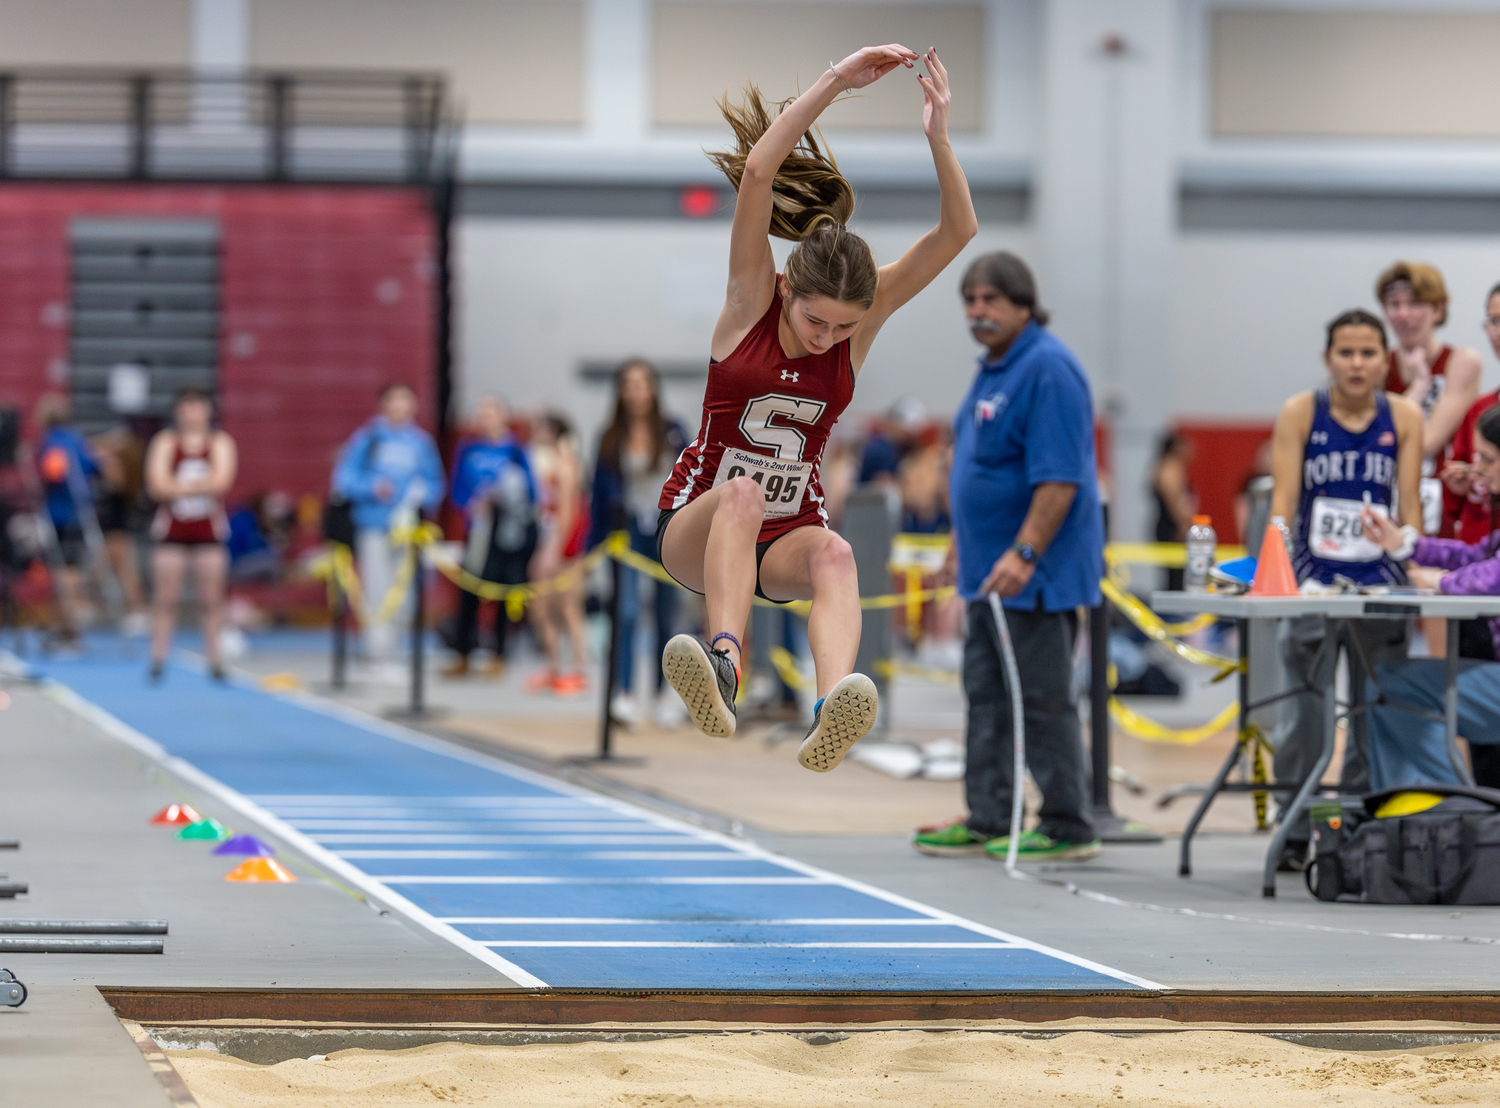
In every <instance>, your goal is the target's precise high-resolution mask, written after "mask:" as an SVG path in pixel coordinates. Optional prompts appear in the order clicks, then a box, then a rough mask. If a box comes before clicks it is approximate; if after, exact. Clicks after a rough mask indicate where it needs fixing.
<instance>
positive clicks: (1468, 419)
mask: <svg viewBox="0 0 1500 1108" xmlns="http://www.w3.org/2000/svg"><path fill="white" fill-rule="evenodd" d="M1483 323H1484V333H1485V336H1486V337H1487V338H1488V339H1489V340H1490V349H1492V350H1493V351H1494V352H1495V356H1496V357H1497V358H1500V285H1496V286H1495V287H1494V288H1492V289H1490V292H1489V295H1488V296H1487V297H1485V310H1484V321H1483ZM1497 403H1500V392H1487V393H1485V394H1484V395H1483V396H1481V397H1480V398H1479V399H1478V400H1475V401H1474V403H1473V404H1471V405H1469V410H1468V412H1466V413H1465V414H1464V418H1463V422H1462V423H1460V424H1459V425H1458V431H1457V432H1456V433H1455V434H1454V436H1453V448H1452V451H1451V453H1452V461H1450V462H1448V463H1447V464H1446V465H1445V466H1444V467H1443V469H1442V472H1441V473H1440V474H1439V476H1440V477H1442V479H1443V484H1444V486H1445V491H1444V493H1443V527H1442V530H1441V531H1440V532H1439V533H1438V537H1441V538H1455V539H1458V540H1459V541H1460V542H1466V543H1476V542H1483V541H1484V540H1485V539H1486V538H1488V537H1489V534H1490V532H1491V531H1493V530H1494V529H1495V525H1496V519H1495V509H1494V502H1493V500H1492V499H1491V497H1490V490H1489V489H1487V488H1486V487H1485V485H1484V481H1483V480H1482V479H1481V478H1480V476H1479V467H1478V465H1477V462H1478V458H1477V457H1476V455H1475V452H1474V425H1475V424H1476V423H1478V422H1479V417H1480V416H1482V415H1483V414H1484V413H1485V412H1487V411H1489V409H1491V408H1493V407H1494V406H1495V405H1496V404H1497Z"/></svg>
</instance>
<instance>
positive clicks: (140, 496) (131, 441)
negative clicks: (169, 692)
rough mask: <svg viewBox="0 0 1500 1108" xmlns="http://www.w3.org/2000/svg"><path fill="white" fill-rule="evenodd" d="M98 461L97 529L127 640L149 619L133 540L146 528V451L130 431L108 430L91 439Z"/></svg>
mask: <svg viewBox="0 0 1500 1108" xmlns="http://www.w3.org/2000/svg"><path fill="white" fill-rule="evenodd" d="M89 443H90V445H92V446H93V448H94V454H95V456H96V457H97V458H98V459H99V468H100V470H101V471H102V473H103V477H104V480H103V488H102V489H101V490H100V495H99V499H98V501H97V512H98V516H99V530H100V531H102V532H103V533H104V549H105V552H106V553H107V554H108V555H109V564H110V568H112V569H113V570H114V573H115V580H116V581H118V582H119V583H120V592H121V594H122V595H123V596H124V600H125V617H124V619H123V620H121V622H120V630H121V631H122V632H124V633H125V634H127V635H146V634H149V633H150V630H151V617H150V615H148V614H147V612H146V590H145V589H144V588H143V587H142V585H141V569H140V559H139V557H138V556H137V551H136V538H137V536H138V535H139V533H140V532H141V530H142V529H143V527H144V523H145V495H144V494H145V491H146V449H145V446H144V445H143V444H142V443H141V440H140V436H138V435H137V434H136V433H135V432H134V431H133V430H131V429H130V428H129V427H125V426H120V427H115V428H112V429H110V430H108V431H105V432H103V433H102V434H98V435H95V436H94V437H93V438H91V439H90V440H89Z"/></svg>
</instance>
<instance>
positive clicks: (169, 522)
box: [151, 435, 229, 546]
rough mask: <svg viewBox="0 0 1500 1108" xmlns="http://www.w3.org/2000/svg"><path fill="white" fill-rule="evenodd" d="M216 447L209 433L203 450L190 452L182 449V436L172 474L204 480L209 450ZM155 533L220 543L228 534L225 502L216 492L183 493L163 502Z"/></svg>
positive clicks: (185, 541) (167, 538)
mask: <svg viewBox="0 0 1500 1108" xmlns="http://www.w3.org/2000/svg"><path fill="white" fill-rule="evenodd" d="M212 447H213V439H212V437H210V438H209V439H208V441H207V442H205V443H204V445H203V449H202V450H195V451H192V452H189V451H187V450H184V449H183V446H182V436H180V435H178V436H177V442H176V444H175V445H174V446H173V448H172V475H173V476H174V477H175V478H176V479H177V480H179V481H194V480H202V479H203V478H204V477H207V476H208V474H209V472H210V463H209V460H208V456H209V451H210V450H211V449H212ZM151 534H152V537H153V538H155V539H156V541H157V542H161V543H172V544H174V545H178V546H208V545H211V544H214V543H221V542H223V541H225V539H227V538H228V537H229V525H228V521H227V520H226V519H225V517H224V505H223V504H221V503H220V502H219V499H218V498H217V497H214V496H206V495H198V496H180V497H178V498H177V499H176V500H173V501H170V502H169V503H166V504H163V505H161V507H159V508H157V510H156V519H155V520H153V521H152V524H151Z"/></svg>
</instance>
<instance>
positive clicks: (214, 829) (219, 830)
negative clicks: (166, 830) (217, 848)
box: [177, 819, 229, 843]
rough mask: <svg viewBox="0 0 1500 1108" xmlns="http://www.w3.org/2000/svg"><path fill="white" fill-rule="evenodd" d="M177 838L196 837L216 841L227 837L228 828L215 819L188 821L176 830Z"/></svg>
mask: <svg viewBox="0 0 1500 1108" xmlns="http://www.w3.org/2000/svg"><path fill="white" fill-rule="evenodd" d="M177 837H178V838H179V839H198V840H204V841H207V842H214V843H216V842H218V841H219V840H220V839H227V838H229V830H228V829H227V828H226V827H225V826H224V825H223V824H222V823H220V822H219V821H218V820H216V819H201V820H199V821H198V822H197V823H190V824H188V825H187V826H186V827H184V828H183V829H182V830H181V831H179V832H177Z"/></svg>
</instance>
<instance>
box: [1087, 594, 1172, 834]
mask: <svg viewBox="0 0 1500 1108" xmlns="http://www.w3.org/2000/svg"><path fill="white" fill-rule="evenodd" d="M1109 747H1110V730H1109V602H1108V601H1100V603H1099V606H1098V607H1097V608H1092V609H1090V611H1089V754H1090V757H1091V758H1092V761H1093V784H1094V797H1093V808H1094V811H1093V818H1094V830H1095V831H1097V832H1098V834H1099V838H1100V839H1102V840H1103V841H1105V842H1107V843H1159V842H1161V841H1162V837H1161V836H1160V835H1158V834H1157V833H1156V832H1155V831H1152V830H1150V829H1149V828H1147V827H1144V826H1142V825H1141V824H1139V823H1136V822H1134V821H1132V820H1126V819H1123V818H1121V817H1120V816H1118V815H1116V814H1115V810H1114V805H1113V803H1112V802H1111V800H1110V780H1109V767H1110V765H1111V761H1112V760H1111V757H1110V749H1109Z"/></svg>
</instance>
